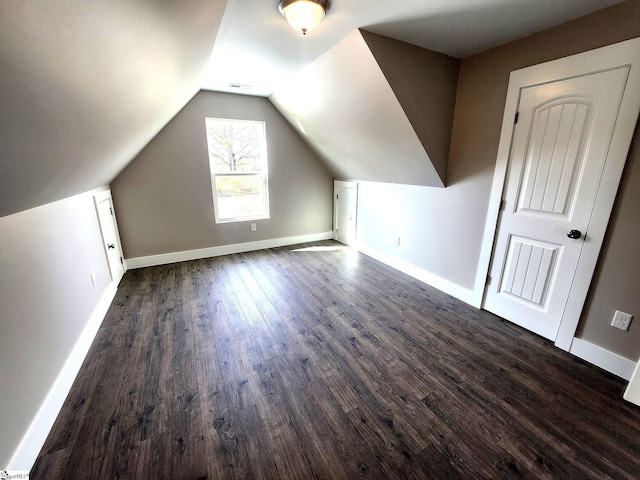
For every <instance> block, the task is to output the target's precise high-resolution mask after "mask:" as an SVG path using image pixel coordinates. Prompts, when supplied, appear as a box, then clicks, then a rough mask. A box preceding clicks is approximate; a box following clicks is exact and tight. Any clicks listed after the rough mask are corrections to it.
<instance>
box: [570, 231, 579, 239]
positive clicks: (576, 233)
mask: <svg viewBox="0 0 640 480" xmlns="http://www.w3.org/2000/svg"><path fill="white" fill-rule="evenodd" d="M581 236H582V232H581V231H580V230H571V231H570V232H569V233H567V237H569V238H573V239H578V238H580V237H581Z"/></svg>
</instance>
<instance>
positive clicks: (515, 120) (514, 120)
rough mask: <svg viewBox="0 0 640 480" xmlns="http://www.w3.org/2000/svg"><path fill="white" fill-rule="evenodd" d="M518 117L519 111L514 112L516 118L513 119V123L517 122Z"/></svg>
mask: <svg viewBox="0 0 640 480" xmlns="http://www.w3.org/2000/svg"><path fill="white" fill-rule="evenodd" d="M519 118H520V112H516V118H514V119H513V123H514V125H515V124H516V123H518V119H519Z"/></svg>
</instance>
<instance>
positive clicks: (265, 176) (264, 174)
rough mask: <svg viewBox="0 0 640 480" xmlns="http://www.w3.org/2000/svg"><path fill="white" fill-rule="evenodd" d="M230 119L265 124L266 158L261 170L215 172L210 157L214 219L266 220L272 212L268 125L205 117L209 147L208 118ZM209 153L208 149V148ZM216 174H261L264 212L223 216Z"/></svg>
mask: <svg viewBox="0 0 640 480" xmlns="http://www.w3.org/2000/svg"><path fill="white" fill-rule="evenodd" d="M208 119H213V120H228V121H230V122H246V123H261V124H262V125H263V132H264V136H263V137H262V141H263V145H262V152H263V158H264V168H263V171H261V172H255V171H252V172H221V173H215V172H214V167H213V162H212V160H211V157H209V178H210V181H211V193H212V196H213V210H214V219H215V222H216V224H222V223H239V222H250V221H253V220H265V219H268V218H271V212H270V208H269V171H268V170H269V159H268V150H267V125H266V122H265V121H263V120H242V119H233V118H219V117H205V134H206V136H207V147H208V145H209V136H208V133H207V131H206V125H207V120H208ZM207 154H208V150H207ZM216 176H220V177H242V176H245V177H249V176H259V177H261V179H262V192H263V197H264V198H263V205H264V212H263V213H262V214H260V215H251V216H249V215H244V216H241V217H225V218H221V215H220V208H219V206H218V192H217V190H216V181H215V179H216Z"/></svg>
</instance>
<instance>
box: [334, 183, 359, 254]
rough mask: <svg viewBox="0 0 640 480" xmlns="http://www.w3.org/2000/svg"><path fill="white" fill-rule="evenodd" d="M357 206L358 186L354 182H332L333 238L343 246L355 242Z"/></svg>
mask: <svg viewBox="0 0 640 480" xmlns="http://www.w3.org/2000/svg"><path fill="white" fill-rule="evenodd" d="M357 206H358V184H357V183H355V182H343V181H338V180H336V181H335V182H334V204H333V217H334V227H333V228H334V236H335V239H336V240H338V241H339V242H340V243H343V244H345V245H349V246H351V245H354V244H355V241H356V219H357Z"/></svg>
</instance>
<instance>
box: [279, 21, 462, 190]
mask: <svg viewBox="0 0 640 480" xmlns="http://www.w3.org/2000/svg"><path fill="white" fill-rule="evenodd" d="M457 76H458V61H457V60H456V59H454V58H452V57H448V56H446V55H442V54H439V53H435V52H431V51H429V50H425V49H423V48H420V47H416V46H413V45H409V44H407V43H404V42H401V41H398V40H393V39H390V38H387V37H382V36H380V35H375V34H372V33H369V32H365V31H361V30H356V31H354V32H353V33H351V34H350V35H348V36H347V37H346V38H345V39H344V40H342V41H341V42H339V43H338V44H337V45H336V46H334V47H333V48H332V49H331V50H329V51H328V52H327V53H325V54H324V55H323V56H321V57H320V58H318V59H317V60H316V61H315V62H313V63H312V64H310V65H309V66H307V67H306V68H304V69H303V70H302V71H300V72H299V73H297V74H295V75H293V76H291V77H290V78H288V79H287V80H286V81H285V82H284V83H283V84H281V85H280V86H279V87H278V88H277V89H276V91H275V92H274V93H273V94H272V95H271V96H270V97H269V98H270V100H271V101H272V102H273V103H274V105H275V106H276V107H277V108H278V109H279V110H280V112H281V113H282V114H283V115H284V116H285V117H286V118H287V119H288V120H289V122H290V123H291V124H292V125H293V126H294V127H295V128H296V129H297V130H298V131H299V132H300V133H301V134H302V135H303V136H305V137H306V138H307V140H308V141H309V143H310V144H311V145H312V146H313V147H314V148H315V149H316V151H317V152H318V153H319V154H320V155H321V157H322V158H323V159H324V160H325V161H326V163H327V164H328V166H329V168H330V170H331V171H332V173H333V175H334V176H335V177H336V178H348V179H356V180H368V181H377V182H387V183H401V184H409V185H424V186H433V187H443V186H444V185H445V182H446V167H447V158H448V154H449V143H450V139H451V128H452V124H453V111H454V107H455V95H456V87H457Z"/></svg>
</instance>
